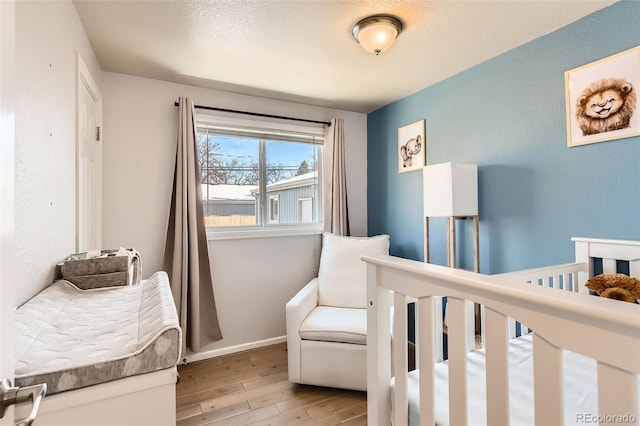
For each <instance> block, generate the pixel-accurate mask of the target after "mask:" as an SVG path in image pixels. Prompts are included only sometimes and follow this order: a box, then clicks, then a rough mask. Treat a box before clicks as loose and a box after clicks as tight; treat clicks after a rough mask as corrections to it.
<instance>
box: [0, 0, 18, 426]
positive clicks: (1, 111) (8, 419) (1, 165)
mask: <svg viewBox="0 0 640 426" xmlns="http://www.w3.org/2000/svg"><path fill="white" fill-rule="evenodd" d="M15 26H16V15H15V1H14V0H2V1H0V330H1V331H2V332H1V333H0V379H9V380H11V383H13V376H14V359H13V357H14V326H13V311H14V309H15V298H14V293H13V288H14V287H13V283H14V275H15V271H14V265H15V263H14V255H13V253H14V244H15V235H14V234H15V222H14V218H15V199H14V197H15V141H16V139H15V111H16V108H15V93H14V90H15V59H16V57H15ZM13 424H14V416H13V408H10V409H9V410H7V412H6V413H5V416H4V418H2V419H0V425H2V426H8V425H12V426H13Z"/></svg>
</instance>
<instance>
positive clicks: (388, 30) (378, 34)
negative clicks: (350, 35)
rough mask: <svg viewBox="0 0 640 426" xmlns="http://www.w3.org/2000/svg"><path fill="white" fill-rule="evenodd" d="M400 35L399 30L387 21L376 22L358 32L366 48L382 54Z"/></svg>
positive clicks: (361, 44) (362, 44)
mask: <svg viewBox="0 0 640 426" xmlns="http://www.w3.org/2000/svg"><path fill="white" fill-rule="evenodd" d="M396 37H398V30H397V29H396V28H395V27H394V26H393V25H390V24H389V23H387V22H376V23H374V24H371V25H369V26H368V27H365V28H363V29H362V30H360V32H359V33H358V42H359V43H360V46H362V48H363V49H364V50H366V51H367V52H369V53H373V54H376V55H378V54H380V53H382V52H384V51H386V50H388V49H389V48H390V47H391V46H392V45H393V43H394V42H395V41H396Z"/></svg>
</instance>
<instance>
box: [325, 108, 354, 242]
mask: <svg viewBox="0 0 640 426" xmlns="http://www.w3.org/2000/svg"><path fill="white" fill-rule="evenodd" d="M322 181H323V185H322V194H323V198H324V203H323V204H324V214H323V216H324V230H325V232H331V233H333V234H338V235H349V209H348V208H347V175H346V163H345V157H344V119H342V118H334V119H333V120H331V125H330V126H329V127H328V128H327V131H326V133H325V138H324V174H323V179H322Z"/></svg>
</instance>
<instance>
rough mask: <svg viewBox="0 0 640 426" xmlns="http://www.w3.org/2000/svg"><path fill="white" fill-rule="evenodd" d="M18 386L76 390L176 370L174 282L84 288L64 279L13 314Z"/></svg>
mask: <svg viewBox="0 0 640 426" xmlns="http://www.w3.org/2000/svg"><path fill="white" fill-rule="evenodd" d="M15 324H16V358H17V362H16V370H15V382H16V385H17V386H28V385H31V384H36V383H43V382H44V383H47V393H48V394H54V393H58V392H63V391H68V390H72V389H78V388H81V387H85V386H90V385H95V384H99V383H104V382H108V381H112V380H117V379H120V378H123V377H129V376H133V375H137V374H143V373H149V372H152V371H157V370H161V369H165V368H169V367H173V366H175V365H176V363H177V362H178V361H179V360H180V348H181V339H182V332H181V330H180V327H179V323H178V317H177V314H176V309H175V305H174V302H173V296H172V294H171V289H170V287H169V279H168V277H167V274H166V273H164V272H157V273H155V274H154V275H153V276H152V277H151V278H149V279H148V280H146V281H143V282H142V283H141V284H139V285H133V286H123V287H109V288H99V289H91V290H80V289H78V288H77V287H75V286H74V285H73V284H72V283H70V282H68V281H64V280H60V281H57V282H55V283H54V284H52V285H51V286H49V287H47V288H46V289H45V290H43V291H42V292H40V293H39V294H38V295H36V296H35V297H34V298H33V299H31V300H30V301H28V302H27V303H25V304H24V305H22V306H21V307H19V308H18V309H17V310H16V313H15Z"/></svg>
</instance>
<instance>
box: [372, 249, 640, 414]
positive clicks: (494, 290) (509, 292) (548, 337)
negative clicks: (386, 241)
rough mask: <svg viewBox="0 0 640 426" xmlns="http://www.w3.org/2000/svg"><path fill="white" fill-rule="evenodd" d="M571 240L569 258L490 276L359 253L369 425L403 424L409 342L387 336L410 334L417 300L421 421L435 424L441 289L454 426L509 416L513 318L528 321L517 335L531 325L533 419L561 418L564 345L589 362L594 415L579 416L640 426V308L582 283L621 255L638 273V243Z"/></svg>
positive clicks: (607, 268)
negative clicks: (471, 369) (480, 364)
mask: <svg viewBox="0 0 640 426" xmlns="http://www.w3.org/2000/svg"><path fill="white" fill-rule="evenodd" d="M573 241H574V243H575V252H576V262H575V263H571V264H567V265H558V266H552V267H548V268H538V269H533V270H527V271H518V272H514V273H508V274H500V275H492V276H489V275H482V274H477V273H473V272H469V271H464V270H460V269H451V268H446V267H441V266H437V265H430V264H425V263H422V262H416V261H410V260H406V259H400V258H395V257H392V256H371V257H363V260H364V261H365V262H367V281H368V301H369V303H368V313H367V315H368V317H367V327H368V338H367V345H368V354H367V356H368V358H367V363H368V372H367V373H368V376H367V401H368V402H367V404H368V410H367V416H368V423H369V424H370V425H375V426H379V425H385V424H391V423H393V424H394V425H398V426H401V425H407V424H409V418H408V417H409V414H408V413H409V409H408V406H409V397H408V390H407V389H408V382H409V375H408V374H407V345H403V344H394V345H391V335H393V341H394V342H403V341H406V340H407V302H409V301H415V302H416V350H417V355H416V361H417V366H418V370H416V371H417V372H418V374H417V376H418V379H417V382H418V385H417V387H418V388H419V396H418V397H417V401H418V402H417V403H416V404H417V406H418V408H417V409H418V410H419V424H421V425H433V424H436V423H440V420H439V419H438V418H437V416H436V408H439V407H440V404H439V405H438V407H436V404H435V401H436V390H435V387H434V383H435V380H436V379H435V378H436V369H437V367H438V368H439V367H441V366H443V365H445V364H438V365H436V364H437V363H439V362H440V361H442V359H443V350H442V348H443V345H442V302H441V300H442V299H441V298H442V297H443V296H446V297H447V310H448V313H447V317H448V319H447V333H448V361H447V363H448V367H445V368H446V369H447V370H448V395H449V396H448V422H449V424H452V425H466V424H476V423H485V424H488V425H508V424H510V419H511V421H513V420H512V417H511V416H510V398H511V399H513V398H514V397H513V395H510V392H516V390H513V389H511V390H510V383H512V382H510V371H509V359H508V358H509V355H508V352H509V347H510V339H513V338H515V336H516V326H515V320H517V321H519V322H520V323H521V324H524V325H522V326H521V327H520V328H521V330H522V334H526V333H528V332H529V331H531V330H533V333H532V335H533V336H532V337H531V336H529V338H530V339H532V340H533V345H532V346H533V350H532V352H531V353H532V357H533V361H532V363H533V364H532V369H533V373H532V376H533V377H532V383H533V389H532V390H531V391H530V395H525V397H527V398H528V400H527V401H530V403H531V405H533V409H532V417H533V418H532V419H531V423H532V424H533V423H535V424H537V425H561V424H564V423H565V419H566V417H565V414H566V413H565V412H564V407H563V405H564V402H563V401H564V396H563V392H564V382H563V381H564V380H565V377H564V376H563V354H564V353H565V351H563V349H565V350H567V351H571V352H573V353H575V354H579V355H576V356H581V357H587V358H590V359H591V360H590V361H592V362H593V363H594V386H597V398H596V404H595V405H597V408H596V407H594V409H595V410H594V411H597V412H590V413H582V414H580V413H576V416H582V417H578V418H577V423H581V422H584V423H591V422H597V421H599V422H600V423H611V422H613V423H615V422H618V423H626V424H629V423H631V424H638V383H639V380H638V378H639V376H638V375H639V374H640V305H634V304H631V303H625V302H621V301H617V300H609V299H604V298H599V297H594V296H590V295H589V294H588V290H587V289H586V288H585V287H584V283H585V282H586V280H587V279H588V277H589V276H592V275H593V271H594V259H602V270H603V272H604V273H613V272H616V265H617V261H624V262H625V264H628V271H629V274H630V275H631V276H634V277H640V242H639V241H620V240H602V239H587V238H573ZM598 262H599V261H598ZM627 262H628V263H627ZM532 284H534V285H532ZM535 284H537V285H535ZM559 290H562V291H559ZM473 302H475V303H478V304H480V305H481V306H482V315H483V321H482V325H483V326H482V333H481V334H482V340H483V345H484V349H483V351H484V354H483V357H484V359H485V366H486V367H485V368H486V372H483V374H485V373H486V376H485V377H486V389H484V391H485V395H486V396H485V397H483V398H485V401H484V404H483V407H482V408H483V410H482V411H483V412H484V413H486V418H484V419H479V418H478V417H477V415H478V414H477V412H473V411H470V410H469V407H470V405H473V404H469V402H470V400H471V399H472V398H474V394H472V393H470V392H468V388H469V383H468V377H467V371H468V359H469V358H468V353H469V352H470V351H472V350H474V349H475V345H474V337H475V334H476V333H475V330H474V326H475V325H474V323H475V321H474V320H473V312H474V309H473ZM391 306H393V315H390V308H391ZM514 319H515V320H514ZM391 322H392V323H393V326H391ZM391 327H392V328H393V329H392V330H391ZM391 333H392V334H391ZM511 342H512V343H513V342H514V341H513V340H511ZM392 346H393V349H392V348H391V347H392ZM392 351H393V356H392V354H391V352H392ZM567 353H568V352H567ZM575 354H574V355H575ZM565 355H566V354H565ZM392 359H393V362H392V361H391V360H392ZM593 360H595V361H593ZM596 363H597V364H596ZM596 365H597V370H596V367H595V366H596ZM567 367H569V366H567ZM567 370H569V368H567ZM392 371H393V372H394V376H395V377H394V380H393V382H394V383H395V384H394V389H393V391H392V385H391V383H392V380H391V379H392ZM412 374H415V372H414V373H412ZM596 382H597V385H595V383H596ZM514 389H515V387H514ZM392 395H393V396H392ZM392 398H393V401H392ZM415 399H416V397H414V398H413V400H415ZM392 402H393V403H392ZM471 402H473V401H471ZM445 405H446V403H445ZM392 407H394V409H393V410H392ZM470 416H471V419H470ZM483 416H484V414H483Z"/></svg>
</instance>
